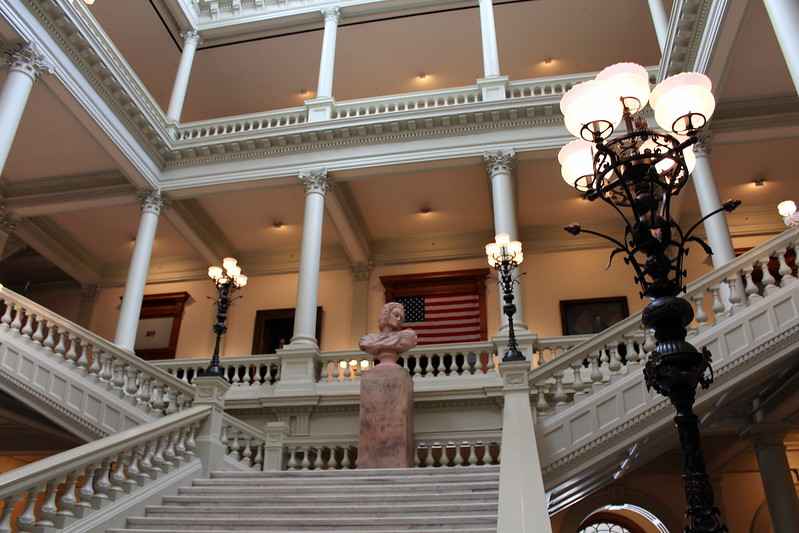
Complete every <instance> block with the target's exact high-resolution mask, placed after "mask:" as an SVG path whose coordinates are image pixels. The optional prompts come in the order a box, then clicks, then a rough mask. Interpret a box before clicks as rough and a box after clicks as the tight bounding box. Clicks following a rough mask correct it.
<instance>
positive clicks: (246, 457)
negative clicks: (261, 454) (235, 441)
mask: <svg viewBox="0 0 799 533" xmlns="http://www.w3.org/2000/svg"><path fill="white" fill-rule="evenodd" d="M240 462H241V463H243V464H245V465H247V466H252V448H250V439H248V438H246V437H245V438H244V449H243V450H242V452H241V461H240Z"/></svg>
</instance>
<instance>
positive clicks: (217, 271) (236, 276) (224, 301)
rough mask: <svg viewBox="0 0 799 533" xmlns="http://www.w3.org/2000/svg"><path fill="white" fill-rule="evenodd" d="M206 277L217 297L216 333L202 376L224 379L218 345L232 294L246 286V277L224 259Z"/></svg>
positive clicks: (236, 266) (239, 268) (235, 265)
mask: <svg viewBox="0 0 799 533" xmlns="http://www.w3.org/2000/svg"><path fill="white" fill-rule="evenodd" d="M208 277H209V278H211V279H212V280H214V284H215V285H216V290H217V294H218V297H217V300H216V323H215V324H214V333H216V343H215V344H214V355H213V356H212V357H211V364H210V365H209V366H208V369H206V371H205V374H204V375H206V376H222V377H224V370H223V369H222V367H220V366H219V344H220V343H221V342H222V335H224V334H225V332H226V331H227V324H226V323H227V311H228V308H229V307H230V302H231V297H232V296H233V293H235V292H236V291H237V290H239V289H241V288H242V287H244V286H245V285H247V276H245V275H244V274H242V273H241V267H240V266H239V264H238V261H237V260H236V259H235V258H233V257H226V258H224V259H223V260H222V266H221V267H220V266H210V267H208Z"/></svg>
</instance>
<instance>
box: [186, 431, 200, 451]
mask: <svg viewBox="0 0 799 533" xmlns="http://www.w3.org/2000/svg"><path fill="white" fill-rule="evenodd" d="M198 429H199V424H192V425H191V427H190V428H189V432H188V434H187V435H186V444H185V446H186V455H187V456H189V457H195V456H196V455H197V453H196V452H195V450H196V449H197V441H196V436H197V431H198Z"/></svg>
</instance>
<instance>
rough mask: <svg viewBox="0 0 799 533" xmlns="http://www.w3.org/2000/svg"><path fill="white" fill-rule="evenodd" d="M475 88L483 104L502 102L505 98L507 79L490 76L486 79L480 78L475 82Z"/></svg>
mask: <svg viewBox="0 0 799 533" xmlns="http://www.w3.org/2000/svg"><path fill="white" fill-rule="evenodd" d="M477 87H478V88H479V89H480V94H481V96H482V98H483V102H496V101H497V100H504V99H505V98H506V96H507V90H508V77H507V76H491V77H487V78H480V79H479V80H477Z"/></svg>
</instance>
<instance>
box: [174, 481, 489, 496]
mask: <svg viewBox="0 0 799 533" xmlns="http://www.w3.org/2000/svg"><path fill="white" fill-rule="evenodd" d="M496 487H497V483H496V482H491V481H479V482H474V483H413V484H412V483H408V484H403V485H397V486H393V487H386V486H385V485H350V484H338V485H312V484H306V485H288V486H281V485H263V486H261V485H247V486H237V485H193V486H191V487H183V488H180V489H178V494H239V493H250V494H324V493H341V492H344V493H346V494H350V495H351V496H355V495H356V494H362V493H365V494H368V493H371V492H373V491H375V489H382V488H385V489H387V490H389V491H390V493H391V494H394V495H396V496H400V495H404V496H413V495H414V494H418V493H426V494H430V493H433V494H448V493H450V492H459V491H464V490H471V491H478V490H492V489H496Z"/></svg>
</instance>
